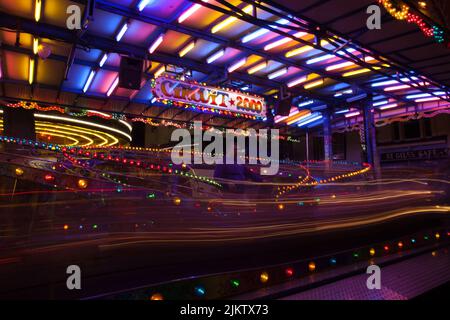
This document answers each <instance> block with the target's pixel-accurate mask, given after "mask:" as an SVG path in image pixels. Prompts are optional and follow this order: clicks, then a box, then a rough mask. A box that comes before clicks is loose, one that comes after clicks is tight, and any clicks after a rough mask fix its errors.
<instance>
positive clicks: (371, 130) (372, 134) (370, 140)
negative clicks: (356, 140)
mask: <svg viewBox="0 0 450 320" xmlns="http://www.w3.org/2000/svg"><path fill="white" fill-rule="evenodd" d="M371 100H372V99H367V100H365V101H363V102H361V104H363V105H362V110H363V117H364V138H365V146H366V154H367V162H368V163H370V165H372V167H373V170H374V173H375V176H376V177H377V178H378V177H379V174H380V157H379V154H378V150H377V138H376V127H375V120H374V113H373V108H372V103H371Z"/></svg>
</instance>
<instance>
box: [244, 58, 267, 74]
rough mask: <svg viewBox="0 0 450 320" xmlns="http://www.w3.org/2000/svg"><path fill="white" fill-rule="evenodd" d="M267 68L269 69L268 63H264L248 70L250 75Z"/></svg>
mask: <svg viewBox="0 0 450 320" xmlns="http://www.w3.org/2000/svg"><path fill="white" fill-rule="evenodd" d="M266 67H267V61H264V62H262V63H259V64H257V65H256V66H254V67H251V68H250V69H248V74H253V73H255V72H258V71H259V70H262V69H264V68H266Z"/></svg>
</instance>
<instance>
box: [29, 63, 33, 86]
mask: <svg viewBox="0 0 450 320" xmlns="http://www.w3.org/2000/svg"><path fill="white" fill-rule="evenodd" d="M28 67H29V68H28V83H29V84H33V82H34V58H30V63H29V66H28Z"/></svg>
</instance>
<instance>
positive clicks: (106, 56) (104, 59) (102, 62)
mask: <svg viewBox="0 0 450 320" xmlns="http://www.w3.org/2000/svg"><path fill="white" fill-rule="evenodd" d="M106 60H108V54H107V53H105V54H104V55H103V57H102V59H101V60H100V62H99V63H98V65H99V66H100V68H101V67H103V66H104V64H105V62H106Z"/></svg>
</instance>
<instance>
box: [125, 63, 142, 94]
mask: <svg viewBox="0 0 450 320" xmlns="http://www.w3.org/2000/svg"><path fill="white" fill-rule="evenodd" d="M143 67H144V61H143V60H139V59H133V58H129V57H122V58H121V59H120V70H119V87H121V88H125V89H133V90H139V89H140V88H141V80H142V68H143Z"/></svg>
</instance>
